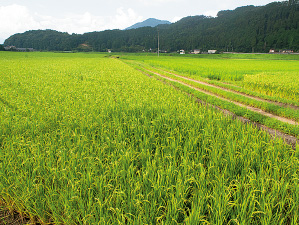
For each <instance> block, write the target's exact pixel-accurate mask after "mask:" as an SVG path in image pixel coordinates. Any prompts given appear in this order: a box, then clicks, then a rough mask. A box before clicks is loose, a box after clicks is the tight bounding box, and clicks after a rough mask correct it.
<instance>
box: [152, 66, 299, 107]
mask: <svg viewBox="0 0 299 225" xmlns="http://www.w3.org/2000/svg"><path fill="white" fill-rule="evenodd" d="M155 69H158V68H155ZM158 70H161V69H158ZM161 71H163V72H165V73H169V74H171V75H174V76H176V77H180V78H182V79H185V80H189V81H193V82H195V83H199V84H202V85H206V86H209V87H214V88H217V89H220V90H224V91H227V92H231V93H235V94H238V95H242V96H244V97H247V98H251V99H254V100H257V101H261V102H268V103H271V104H275V105H278V106H282V107H289V108H292V109H295V110H299V106H295V105H290V104H286V103H281V102H274V101H271V100H267V99H263V98H260V97H256V96H252V95H248V94H245V93H242V92H239V91H234V90H231V89H228V88H224V87H220V86H217V85H215V84H209V83H207V82H204V81H199V80H194V79H192V78H189V77H185V76H181V75H178V74H175V73H172V72H169V71H166V70H161ZM235 87H237V86H235Z"/></svg>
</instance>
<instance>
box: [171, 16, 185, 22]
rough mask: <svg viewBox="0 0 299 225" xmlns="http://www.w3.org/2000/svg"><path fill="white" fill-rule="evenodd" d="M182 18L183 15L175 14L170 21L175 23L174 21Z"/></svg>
mask: <svg viewBox="0 0 299 225" xmlns="http://www.w3.org/2000/svg"><path fill="white" fill-rule="evenodd" d="M182 18H183V17H181V16H175V17H174V18H173V19H172V20H171V21H170V22H172V23H175V22H177V21H179V20H181V19H182Z"/></svg>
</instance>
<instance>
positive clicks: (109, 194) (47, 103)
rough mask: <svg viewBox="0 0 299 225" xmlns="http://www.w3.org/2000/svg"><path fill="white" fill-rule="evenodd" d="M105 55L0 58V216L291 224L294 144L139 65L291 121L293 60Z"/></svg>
mask: <svg viewBox="0 0 299 225" xmlns="http://www.w3.org/2000/svg"><path fill="white" fill-rule="evenodd" d="M107 56H108V55H106V54H95V53H93V54H81V53H74V54H67V53H38V52H34V53H14V52H0V65H1V66H0V68H1V69H0V205H1V209H2V210H5V211H9V212H11V213H17V214H18V215H20V216H21V217H23V218H24V221H25V222H26V223H29V224H37V223H39V224H294V225H295V224H298V223H299V146H298V144H297V145H296V146H295V148H294V147H292V146H290V145H288V144H286V143H285V142H284V141H283V140H282V139H280V138H272V137H271V136H270V135H269V134H268V133H267V132H265V131H262V130H259V129H257V128H256V127H255V126H253V125H252V124H250V123H248V124H244V123H242V122H240V121H239V120H234V119H232V118H231V117H230V116H225V115H224V114H223V113H221V112H219V111H218V110H217V109H215V108H213V107H210V106H207V105H200V104H198V103H197V102H196V99H195V98H194V97H190V96H189V95H186V93H185V91H184V90H183V89H182V88H179V86H177V88H174V87H173V86H171V85H168V84H167V83H166V82H163V81H162V82H161V80H159V79H156V77H155V76H153V75H149V76H146V75H145V74H144V73H142V71H141V70H140V69H136V65H137V66H140V65H142V67H143V68H145V67H146V68H155V69H157V70H158V69H159V70H160V71H162V70H163V71H165V70H167V71H168V72H176V73H179V74H181V75H184V76H186V77H190V78H194V79H197V80H205V81H207V82H210V83H211V84H212V83H214V84H217V85H228V87H229V88H230V89H231V90H233V89H234V90H237V89H238V90H239V91H240V92H241V91H243V92H244V93H245V92H246V93H250V94H252V96H259V97H265V96H268V97H267V98H266V97H265V99H268V100H269V99H270V100H273V101H274V100H275V101H277V102H281V103H284V104H287V105H291V106H293V108H291V109H289V108H287V107H286V108H285V109H284V108H282V109H281V111H282V112H284V111H288V110H289V111H288V112H289V113H285V114H284V115H285V117H287V116H288V115H291V114H292V113H293V114H292V115H293V116H288V117H289V118H292V119H293V120H294V121H297V119H296V118H297V117H296V113H297V112H298V110H297V109H296V106H298V105H299V100H298V99H299V98H298V96H299V87H298V84H299V76H298V72H299V70H298V68H299V67H298V65H299V61H298V60H299V58H295V57H293V56H292V57H290V58H288V57H283V58H275V57H277V56H273V58H266V59H263V58H261V57H258V58H251V57H252V56H250V57H248V58H246V57H244V56H240V57H239V58H238V57H235V56H234V57H231V58H221V57H218V56H215V57H214V58H213V57H210V56H207V57H198V58H196V57H174V56H163V57H159V58H157V57H154V56H146V55H120V58H119V59H118V58H116V57H107ZM267 57H268V56H267ZM152 70H153V69H152ZM161 73H162V72H161ZM244 104H245V103H244ZM246 104H247V103H246ZM248 104H249V103H248ZM292 110H293V111H292ZM281 111H279V112H277V113H276V111H275V112H274V111H273V110H272V111H271V112H272V113H276V114H279V115H281V114H282V113H281ZM288 126H289V127H290V126H291V128H292V129H291V128H290V131H292V132H293V135H294V136H296V137H298V135H297V133H296V132H297V130H296V129H298V124H297V125H296V124H295V125H288ZM280 127H283V125H281V126H280ZM282 131H285V130H284V129H282ZM0 219H1V220H2V221H4V222H3V223H4V224H5V218H0ZM25 222H24V223H25Z"/></svg>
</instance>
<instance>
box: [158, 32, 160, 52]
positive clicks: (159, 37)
mask: <svg viewBox="0 0 299 225" xmlns="http://www.w3.org/2000/svg"><path fill="white" fill-rule="evenodd" d="M159 54H160V37H159V29H158V57H159Z"/></svg>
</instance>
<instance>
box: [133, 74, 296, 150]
mask: <svg viewBox="0 0 299 225" xmlns="http://www.w3.org/2000/svg"><path fill="white" fill-rule="evenodd" d="M143 69H144V70H146V71H148V72H150V73H153V74H155V75H157V76H158V77H161V78H164V79H167V80H169V81H174V82H177V83H180V84H183V85H185V86H187V87H190V88H192V89H195V90H197V91H200V92H202V93H205V94H207V95H210V96H215V97H217V98H219V99H222V100H225V101H230V102H232V103H235V104H236V105H239V106H242V107H245V108H247V109H248V110H252V111H255V112H258V113H260V114H262V115H265V116H269V117H271V118H275V119H278V120H280V121H282V122H286V123H289V124H293V125H298V122H296V121H293V120H289V119H287V118H283V117H280V116H276V115H273V114H271V113H268V112H264V111H262V110H261V109H258V108H254V107H251V106H246V105H243V104H240V103H238V102H234V101H231V100H228V99H226V98H223V97H220V96H217V95H215V94H213V93H210V92H207V91H204V90H202V89H200V88H196V87H193V86H191V85H189V84H186V83H184V82H181V81H178V80H175V79H172V78H169V77H167V76H164V75H162V74H159V73H156V72H153V71H150V70H147V69H145V68H143ZM139 71H140V72H142V73H143V74H145V75H147V76H149V77H152V76H151V75H150V74H147V73H146V72H143V71H141V70H139ZM157 79H158V78H157ZM159 80H160V79H159ZM160 81H162V82H163V80H160ZM164 82H165V81H164ZM169 85H171V84H169ZM171 86H173V85H171ZM173 87H174V88H176V89H179V88H178V87H175V86H173ZM187 94H188V95H191V96H193V95H192V94H189V93H187ZM193 97H195V96H193ZM196 99H197V102H198V103H200V104H203V105H209V106H211V107H213V108H216V109H217V110H219V111H221V112H222V113H223V114H225V115H230V116H232V118H233V119H238V120H240V121H241V122H243V123H245V124H247V123H250V124H252V125H254V126H255V127H257V128H258V129H260V130H263V131H266V132H268V133H269V134H270V135H271V136H272V138H282V139H283V140H284V141H285V142H286V143H287V144H289V145H291V146H292V148H293V149H296V145H297V144H299V139H297V138H296V137H294V136H292V135H289V134H285V133H283V132H281V131H279V130H276V129H272V128H269V127H267V126H264V125H262V124H260V123H257V122H253V121H251V120H249V119H247V118H245V117H242V116H237V115H235V114H234V113H232V112H230V111H228V110H226V109H222V108H220V107H218V106H215V105H212V104H209V103H206V102H204V101H203V100H201V99H198V98H196Z"/></svg>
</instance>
